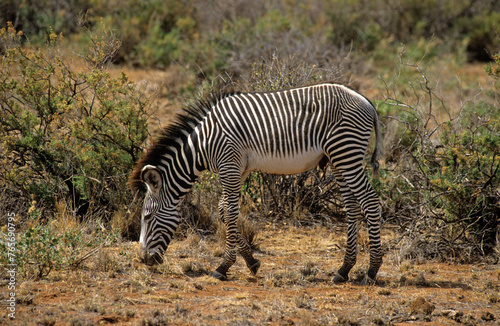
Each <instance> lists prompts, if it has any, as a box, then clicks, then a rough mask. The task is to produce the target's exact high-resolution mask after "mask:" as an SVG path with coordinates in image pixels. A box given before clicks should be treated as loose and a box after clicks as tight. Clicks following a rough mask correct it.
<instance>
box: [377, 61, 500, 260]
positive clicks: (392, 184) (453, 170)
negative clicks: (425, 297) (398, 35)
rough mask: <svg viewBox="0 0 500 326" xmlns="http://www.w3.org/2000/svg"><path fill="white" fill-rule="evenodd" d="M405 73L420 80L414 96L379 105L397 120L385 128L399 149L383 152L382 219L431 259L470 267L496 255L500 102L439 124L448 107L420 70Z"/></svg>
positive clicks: (478, 105)
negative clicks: (438, 116)
mask: <svg viewBox="0 0 500 326" xmlns="http://www.w3.org/2000/svg"><path fill="white" fill-rule="evenodd" d="M406 68H411V69H413V70H414V71H415V72H416V73H417V75H418V78H419V79H420V83H413V85H414V86H412V87H413V97H411V98H410V97H409V98H407V100H408V102H406V103H403V102H401V101H395V100H387V101H386V103H379V108H380V111H381V112H383V113H385V114H390V115H391V116H393V119H391V120H392V121H393V122H394V121H395V123H391V124H387V128H386V134H388V135H391V137H390V138H391V139H392V140H394V141H395V144H392V143H390V144H389V146H386V147H387V148H386V151H387V160H386V164H387V168H386V169H385V171H384V170H382V171H381V174H380V179H379V180H376V184H375V188H376V189H377V190H378V191H379V192H380V193H381V195H382V196H383V198H384V206H385V209H384V211H385V215H386V217H388V218H389V219H391V221H392V222H395V223H400V224H401V225H402V226H403V228H404V229H405V230H406V231H407V235H408V236H409V237H410V238H412V240H411V241H415V246H414V247H419V248H420V249H419V250H420V251H422V252H421V253H420V254H423V255H424V256H426V257H428V258H431V257H434V258H436V257H438V258H443V259H444V258H452V257H453V258H456V259H458V260H460V261H471V260H475V259H477V258H478V257H482V256H485V255H490V254H494V253H495V250H496V246H497V237H498V232H499V218H498V217H499V216H500V210H499V208H498V204H497V203H498V200H499V196H500V195H499V193H498V188H499V187H500V160H499V157H500V122H499V121H500V110H499V104H500V102H498V101H497V100H496V101H495V97H491V98H486V99H485V100H483V101H471V102H469V103H468V104H467V105H465V106H464V107H462V108H461V110H460V111H459V113H458V114H457V116H456V117H455V118H454V119H450V120H448V121H443V122H439V121H438V120H437V119H436V116H435V114H436V112H437V111H438V110H440V109H442V106H443V105H444V102H443V101H442V100H440V99H439V98H438V97H437V96H436V94H435V90H434V89H433V88H432V87H431V83H430V82H429V80H427V77H426V76H425V72H424V71H423V70H421V69H420V68H419V67H418V66H414V65H406ZM417 85H418V86H417ZM492 99H493V100H492ZM394 108H397V109H394ZM413 249H415V248H413Z"/></svg>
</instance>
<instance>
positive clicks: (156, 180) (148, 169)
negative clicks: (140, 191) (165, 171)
mask: <svg viewBox="0 0 500 326" xmlns="http://www.w3.org/2000/svg"><path fill="white" fill-rule="evenodd" d="M141 179H142V181H143V182H144V183H145V184H146V185H147V186H148V189H149V190H151V192H152V193H154V194H156V193H158V192H159V191H160V189H161V186H162V179H161V174H160V171H159V170H158V168H157V167H155V166H152V165H146V166H145V167H143V168H142V171H141Z"/></svg>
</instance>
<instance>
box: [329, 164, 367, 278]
mask: <svg viewBox="0 0 500 326" xmlns="http://www.w3.org/2000/svg"><path fill="white" fill-rule="evenodd" d="M333 173H334V175H335V179H336V180H337V183H338V185H339V188H340V192H341V194H342V198H343V199H344V206H345V208H346V213H347V225H348V227H347V249H346V253H345V256H344V263H343V264H342V266H341V267H340V268H339V270H338V271H337V273H335V276H334V278H333V282H335V283H343V282H347V281H348V280H349V272H350V271H351V269H352V268H353V267H354V265H355V264H356V255H357V248H358V221H359V220H360V218H361V217H362V216H363V213H362V211H361V207H360V206H359V203H358V201H357V200H356V198H355V197H354V194H353V193H352V191H351V190H350V189H349V186H348V185H347V183H346V182H345V180H344V178H343V177H342V174H341V173H340V172H339V171H338V170H337V169H335V168H333Z"/></svg>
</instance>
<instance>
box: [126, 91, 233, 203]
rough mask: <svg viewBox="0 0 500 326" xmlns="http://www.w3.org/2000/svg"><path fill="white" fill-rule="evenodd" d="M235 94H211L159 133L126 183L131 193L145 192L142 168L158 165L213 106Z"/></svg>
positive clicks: (184, 110)
mask: <svg viewBox="0 0 500 326" xmlns="http://www.w3.org/2000/svg"><path fill="white" fill-rule="evenodd" d="M237 94H240V92H236V91H231V92H222V91H219V92H212V93H210V94H209V95H208V96H205V97H204V98H202V99H199V100H198V101H197V102H196V103H195V104H193V105H190V106H188V107H186V108H184V109H183V110H182V111H181V112H180V113H178V114H177V115H176V116H175V117H174V119H173V121H172V122H171V123H170V124H169V125H168V126H167V127H165V128H164V129H163V130H162V131H161V132H160V134H159V135H158V137H157V138H156V140H155V141H154V142H153V144H152V145H151V146H149V148H148V149H147V151H146V153H144V154H143V155H142V157H141V159H140V160H139V161H137V162H136V164H135V166H134V169H133V171H132V173H131V174H130V177H129V180H128V183H127V184H128V187H129V189H130V190H131V191H132V193H136V192H137V191H139V192H145V191H146V185H145V184H144V182H143V181H142V179H141V172H142V169H143V167H144V166H146V165H153V166H157V165H159V164H160V162H161V159H162V156H163V155H164V154H166V153H168V152H169V151H171V148H172V146H174V145H175V144H178V143H179V140H181V142H183V141H184V140H185V139H187V137H188V135H189V134H191V133H192V132H193V130H194V129H195V128H196V126H197V125H198V124H199V123H200V122H201V121H202V120H203V119H204V118H205V117H206V116H207V114H208V113H209V112H210V111H211V110H212V108H213V107H214V105H215V104H217V103H218V102H219V101H220V100H222V99H224V98H226V97H229V96H232V95H237Z"/></svg>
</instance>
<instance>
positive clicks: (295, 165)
mask: <svg viewBox="0 0 500 326" xmlns="http://www.w3.org/2000/svg"><path fill="white" fill-rule="evenodd" d="M323 156H324V154H323V152H322V151H321V150H319V149H311V150H309V151H306V152H302V153H299V154H295V155H293V156H285V157H277V156H262V155H259V154H258V153H250V154H249V155H248V165H247V170H258V171H261V172H266V173H272V174H297V173H301V172H305V171H308V170H310V169H312V168H314V167H316V166H317V165H318V163H319V161H321V159H322V158H323Z"/></svg>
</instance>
